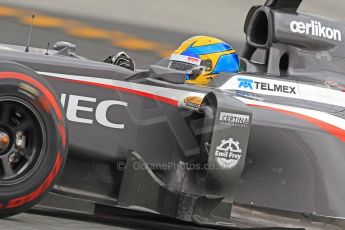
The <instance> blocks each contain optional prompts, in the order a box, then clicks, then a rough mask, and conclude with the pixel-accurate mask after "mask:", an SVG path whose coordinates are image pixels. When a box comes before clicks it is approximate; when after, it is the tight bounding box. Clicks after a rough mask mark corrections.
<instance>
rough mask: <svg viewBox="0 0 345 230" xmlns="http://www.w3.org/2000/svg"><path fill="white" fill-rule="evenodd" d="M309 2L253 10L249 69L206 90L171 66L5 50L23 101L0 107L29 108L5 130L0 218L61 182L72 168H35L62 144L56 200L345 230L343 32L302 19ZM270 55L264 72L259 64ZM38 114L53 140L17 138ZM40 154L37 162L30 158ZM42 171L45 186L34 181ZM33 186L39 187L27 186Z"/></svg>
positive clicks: (211, 220)
mask: <svg viewBox="0 0 345 230" xmlns="http://www.w3.org/2000/svg"><path fill="white" fill-rule="evenodd" d="M300 3H301V1H300V0H289V1H279V0H276V1H274V0H273V1H267V2H266V4H265V5H264V6H254V7H253V8H252V9H251V10H250V12H249V14H248V17H247V20H246V23H245V33H246V35H247V42H246V46H245V51H244V53H243V57H242V60H241V62H242V65H243V67H244V71H243V72H242V73H239V74H220V75H219V76H218V77H217V78H216V79H215V80H214V81H213V82H212V83H211V84H210V86H209V87H207V88H200V87H198V86H192V85H187V84H184V73H182V72H178V71H176V70H169V69H167V68H166V64H167V63H166V61H165V60H163V61H161V62H160V63H158V64H157V65H153V66H152V67H151V68H150V70H148V71H141V70H134V71H132V70H128V69H125V68H121V67H118V66H114V65H112V64H109V63H100V62H95V61H91V60H87V59H85V58H82V57H79V56H78V55H77V54H76V53H75V47H74V46H71V45H69V44H66V43H60V44H59V46H58V48H57V49H56V50H51V51H49V53H48V55H46V51H45V50H43V49H34V48H30V52H24V50H25V47H18V46H11V45H0V58H1V59H2V60H4V61H2V62H1V65H0V68H1V70H0V71H1V72H0V87H1V86H2V85H6V84H7V81H8V79H7V77H6V76H7V75H6V74H9V75H8V76H12V75H13V77H14V79H15V82H12V83H11V84H12V85H14V86H12V88H10V89H11V90H12V91H11V90H5V88H4V87H2V88H1V90H2V91H3V92H9V93H10V94H11V95H12V96H11V97H7V96H6V94H1V95H0V96H1V97H0V109H1V110H2V111H3V110H4V109H3V108H4V107H3V104H4V102H3V101H5V102H6V101H8V102H6V103H17V104H18V105H20V106H22V107H23V106H24V109H23V108H22V109H21V108H19V109H17V107H14V108H13V109H12V112H10V113H9V115H10V116H11V121H8V120H7V121H6V120H5V121H4V120H1V122H0V132H1V133H0V142H1V143H2V141H4V143H5V145H2V147H1V145H0V147H1V151H0V159H2V161H1V164H2V166H0V167H1V168H2V170H1V172H0V208H1V209H0V215H2V216H5V215H11V214H14V213H16V212H18V211H22V210H25V209H26V208H29V207H30V206H31V205H33V204H34V203H36V202H37V201H38V200H39V198H41V197H42V196H43V195H44V194H45V193H46V192H47V191H48V190H49V189H50V188H51V187H52V185H53V184H54V183H55V178H56V176H57V175H58V174H59V172H60V171H61V170H62V167H57V166H56V165H57V164H56V163H55V164H53V163H51V164H50V165H47V166H44V167H43V166H40V165H39V164H38V163H37V162H42V161H34V159H41V158H42V157H43V159H44V156H50V157H56V155H52V153H51V151H47V148H46V147H45V145H48V142H47V138H44V137H47V136H46V135H51V136H52V137H54V138H55V139H56V140H57V142H56V143H55V142H54V143H51V144H50V145H49V146H52V147H51V148H53V149H60V150H59V153H60V154H61V156H62V157H61V160H60V164H61V165H63V163H64V159H65V158H66V154H67V152H68V157H67V161H66V164H65V168H64V170H63V171H62V176H61V178H60V180H59V181H58V182H56V183H55V186H54V188H53V190H52V192H54V193H58V194H62V195H64V196H67V197H74V198H80V199H87V200H90V201H92V202H93V203H96V204H102V205H110V206H117V207H124V208H129V209H135V210H141V211H146V212H152V213H156V214H161V215H165V216H170V217H173V218H177V219H180V220H185V221H193V222H195V223H198V224H210V225H213V224H216V225H217V224H218V225H229V226H236V225H238V226H281V225H283V222H284V221H282V220H285V219H284V218H287V217H289V218H290V220H291V221H293V222H291V224H290V226H291V225H293V226H295V227H305V226H307V227H315V228H317V227H318V226H319V225H317V224H314V223H312V221H315V220H317V221H321V222H326V221H327V223H329V222H330V220H334V222H333V223H334V225H337V224H338V225H339V226H341V224H342V222H341V221H340V220H341V219H343V218H345V200H344V198H343V195H344V194H345V183H344V182H345V181H344V179H343V177H342V175H344V174H345V172H344V170H345V168H344V167H343V164H344V162H345V92H344V91H345V87H344V86H345V76H344V71H345V67H344V66H345V65H344V64H343V63H344V52H343V51H344V49H345V48H344V47H345V46H344V44H343V40H344V39H345V38H344V37H343V36H344V32H345V31H344V30H345V29H344V28H345V25H344V24H342V23H340V22H338V21H335V20H329V19H325V18H323V17H318V16H312V15H307V14H300V13H298V12H297V9H298V7H299V5H300ZM71 47H72V48H73V49H72V48H71ZM260 49H261V50H264V51H265V53H266V55H265V60H264V62H263V63H257V62H254V61H252V57H253V55H254V53H255V52H256V51H257V50H260ZM8 61H11V62H8ZM130 66H134V65H130ZM19 76H21V77H19ZM36 81H38V82H39V83H37V84H40V85H41V86H42V87H41V86H38V85H35V84H36V83H35V82H36ZM5 83H6V84H5ZM16 87H17V88H16ZM37 87H38V88H40V87H41V88H42V89H37ZM45 94H49V95H53V96H50V97H47V96H44V95H45ZM42 95H43V97H42ZM44 98H50V99H49V100H48V101H46V100H45V99H44ZM13 99H16V100H14V102H12V101H11V100H13ZM36 101H37V102H36ZM58 101H59V102H60V103H59V105H58V106H55V107H54V106H53V107H51V106H49V103H53V104H54V103H56V102H58ZM6 103H5V104H6ZM47 104H48V105H47ZM20 106H19V107H20ZM61 106H62V107H63V109H62V107H61ZM30 109H31V110H30ZM17 110H18V111H17ZM60 110H61V111H60ZM30 111H33V112H32V113H31V114H33V115H35V116H36V118H35V116H32V117H33V118H32V119H34V120H35V122H36V123H37V124H41V125H35V126H34V127H36V128H37V127H39V128H41V131H35V132H31V133H32V135H31V134H30V130H31V129H27V128H25V127H23V128H21V129H19V131H21V133H19V134H22V136H20V138H19V137H17V136H16V134H18V133H17V132H18V130H17V129H16V130H15V131H12V129H14V128H15V127H18V125H19V127H21V126H20V125H21V123H20V122H21V120H22V117H23V116H25V113H24V112H27V113H29V114H30ZM54 111H55V112H54ZM59 111H60V112H61V113H62V114H63V115H64V116H63V117H60V118H59V115H58V114H59ZM0 115H1V111H0ZM43 118H45V119H46V121H44V120H42V119H43ZM12 119H14V120H13V121H15V122H14V123H9V122H12ZM65 120H66V121H67V124H65ZM40 122H41V123H40ZM47 126H50V127H51V129H47ZM13 127H14V128H13ZM30 127H31V128H33V127H32V126H30ZM54 130H55V131H54ZM67 130H68V134H67ZM35 134H37V135H35ZM1 135H5V137H6V135H7V137H9V139H11V141H10V142H9V144H8V145H6V142H5V141H6V140H5V139H4V138H2V136H1ZM64 135H67V137H68V138H66V139H67V140H68V142H67V141H64ZM23 137H24V138H26V140H27V141H26V142H24V144H23V142H20V141H21V140H23ZM40 138H41V139H42V138H43V139H42V141H41V142H39V143H41V144H39V143H37V141H36V142H35V141H34V140H37V139H39V140H41V139H40ZM12 139H13V140H12ZM17 142H19V143H20V144H19V145H18V143H17ZM1 143H0V144H1ZM31 143H32V144H31ZM34 144H37V145H38V147H37V148H32V146H34ZM9 145H13V148H9V147H8V146H9ZM67 146H68V151H67ZM29 147H31V148H29ZM9 149H10V150H9ZM15 149H17V150H18V151H17V150H16V151H14V150H15ZM30 149H36V151H33V152H34V153H35V154H36V155H34V156H36V158H35V157H31V158H23V155H24V156H25V153H23V152H24V151H29V150H30ZM37 149H38V150H41V151H38V150H37ZM19 150H20V151H19ZM54 154H55V152H54ZM10 155H11V158H6V157H8V156H10ZM2 156H6V157H2ZM7 159H11V161H9V160H7ZM13 159H14V160H16V161H18V162H24V163H22V164H19V163H18V164H17V165H16V163H13ZM26 159H29V160H30V159H33V160H31V161H30V162H29V160H26ZM32 162H33V163H32ZM52 162H58V161H52ZM58 163H59V162H58ZM4 164H9V165H10V167H12V176H10V177H6V175H7V174H6V173H8V171H6V170H4ZM32 164H33V165H32ZM30 165H31V166H30ZM24 166H25V167H26V168H25V170H26V171H27V173H23V172H24V171H25V170H24V171H21V170H20V169H21V167H24ZM40 167H41V168H46V169H45V170H43V169H42V170H39V172H40V177H39V178H40V179H32V178H31V179H30V175H31V174H30V173H32V174H34V173H36V171H37V168H39V169H40ZM35 170H36V171H35ZM26 171H25V172H26ZM52 172H54V173H52ZM28 175H29V176H28ZM45 178H49V180H48V179H45ZM25 180H34V182H35V184H36V187H35V186H28V187H25V186H21V183H23V182H22V181H24V182H25ZM37 180H39V181H37ZM48 182H49V183H48ZM42 184H43V185H44V186H42ZM11 186H16V188H18V186H19V187H20V188H21V190H20V191H19V192H18V194H17V195H16V194H15V195H9V194H7V195H6V191H7V190H9V189H11ZM2 191H3V192H2ZM3 194H5V195H3ZM18 197H19V198H20V199H18ZM23 197H24V198H23ZM9 204H11V205H9ZM253 213H256V214H257V215H260V217H261V218H260V220H259V221H258V219H255V218H254V216H255V215H253ZM239 214H240V215H239ZM231 216H232V217H233V218H232V219H231ZM265 218H266V219H265ZM263 219H265V224H262V222H260V221H262V220H263ZM302 219H303V220H305V221H303V222H301V221H300V220H302ZM252 220H255V221H252ZM306 220H309V221H310V222H308V221H306ZM335 220H337V221H335ZM308 223H309V225H308Z"/></svg>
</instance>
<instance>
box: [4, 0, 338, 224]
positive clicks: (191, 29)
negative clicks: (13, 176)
mask: <svg viewBox="0 0 345 230" xmlns="http://www.w3.org/2000/svg"><path fill="white" fill-rule="evenodd" d="M86 2H87V4H86ZM173 2H174V3H173V4H167V1H163V0H141V1H140V4H139V1H137V0H121V1H120V0H102V1H85V0H59V1H53V0H44V1H42V0H0V31H1V32H0V43H10V44H15V45H25V44H26V39H27V36H28V29H29V25H30V24H31V15H32V14H33V13H35V15H36V17H35V21H34V29H33V33H32V38H31V43H30V44H31V46H34V47H47V44H48V42H49V43H50V47H52V45H53V44H54V43H55V42H57V41H69V42H72V43H74V44H76V45H77V53H78V54H80V55H82V56H86V57H88V58H91V59H94V60H100V61H102V60H104V59H105V58H106V57H107V56H109V55H112V54H114V53H117V52H119V51H122V50H124V51H126V52H127V53H128V54H129V55H130V56H131V57H133V58H134V59H135V60H136V63H137V67H138V68H146V67H148V66H149V65H150V64H153V63H155V62H156V61H158V60H159V59H161V58H162V57H166V56H168V55H169V54H170V53H171V52H172V51H173V50H174V48H175V47H177V46H178V45H179V44H180V42H181V41H183V40H185V39H186V38H188V37H190V36H194V35H199V34H207V35H214V36H218V37H220V38H222V39H224V40H225V41H227V42H230V43H231V44H232V46H233V47H234V48H235V49H236V50H238V51H241V50H242V48H243V43H244V34H243V32H242V26H243V21H244V19H245V15H246V13H247V11H248V9H249V7H250V6H251V5H254V4H260V3H263V2H264V1H262V0H246V1H245V0H238V1H235V0H212V1H210V0H188V3H186V1H185V0H174V1H173ZM344 8H345V6H344V2H343V0H330V1H324V0H309V1H305V2H304V3H303V4H302V9H303V10H304V11H308V12H312V13H320V14H324V15H326V16H331V17H334V18H337V19H342V20H343V19H344V18H345V17H344V16H343V15H344V14H343V12H344ZM190 9H192V10H190ZM210 9H211V10H210ZM205 12H206V13H205ZM122 226H123V223H122ZM0 229H1V230H2V229H4V230H17V229H18V230H41V229H42V230H43V229H47V230H62V229H71V230H74V229H83V230H89V229H90V230H91V229H101V230H103V229H104V230H107V229H128V228H127V227H119V223H118V222H117V221H111V220H110V219H107V220H100V221H97V220H95V219H91V218H89V217H88V216H85V215H80V216H79V217H77V216H76V215H72V216H71V215H65V214H64V213H59V214H58V213H55V214H54V212H53V213H52V212H45V211H40V212H38V213H37V212H34V213H32V212H29V213H23V214H20V215H17V216H14V217H9V218H6V219H3V220H0ZM132 229H140V228H138V227H134V228H132ZM167 229H169V228H167Z"/></svg>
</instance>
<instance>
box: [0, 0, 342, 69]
mask: <svg viewBox="0 0 345 230" xmlns="http://www.w3.org/2000/svg"><path fill="white" fill-rule="evenodd" d="M264 2H265V1H264V0H171V1H166V0H98V1H91V0H89V1H86V0H44V1H42V0H0V29H1V33H0V43H11V44H16V45H25V44H26V40H27V36H28V31H29V25H30V24H31V15H32V14H35V16H36V17H35V21H34V30H33V33H32V39H31V45H32V46H35V47H42V48H45V47H47V44H48V42H49V43H50V46H52V45H53V44H54V43H55V42H57V41H61V40H62V41H69V42H72V43H74V44H76V45H77V52H78V53H79V54H80V55H82V56H86V57H88V58H91V59H95V60H103V59H105V57H106V56H109V55H111V54H114V53H117V52H118V51H120V50H124V51H126V52H128V54H129V55H130V56H132V57H133V58H134V59H135V61H136V63H137V67H139V68H145V67H147V66H148V65H150V64H153V63H155V62H156V61H157V60H159V59H160V58H162V57H166V56H169V55H170V53H171V52H172V51H173V50H174V49H175V48H176V47H177V46H178V45H179V44H180V43H181V42H182V41H183V40H185V39H187V38H188V37H190V36H194V35H211V36H216V37H218V38H221V39H223V40H225V41H227V42H229V43H230V44H232V46H233V47H234V48H235V49H236V50H237V51H238V52H241V50H242V48H243V44H244V41H245V36H244V33H243V23H244V20H245V16H246V14H247V12H248V10H249V8H250V7H251V6H252V5H255V4H263V3H264ZM344 4H345V2H344V0H328V1H325V0H304V2H303V3H302V7H301V11H304V12H310V13H317V14H323V15H325V16H328V17H333V18H337V19H340V20H342V19H344V17H345V16H344V13H343V12H344V8H345V7H344Z"/></svg>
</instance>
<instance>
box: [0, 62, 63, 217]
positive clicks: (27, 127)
mask: <svg viewBox="0 0 345 230" xmlns="http://www.w3.org/2000/svg"><path fill="white" fill-rule="evenodd" d="M62 111H63V110H62V108H61V105H60V103H59V101H58V98H57V97H56V95H55V94H54V92H53V90H52V88H51V87H50V86H49V84H48V82H47V81H46V80H45V79H44V78H43V77H41V76H39V75H38V74H36V73H35V72H33V71H31V70H30V69H28V68H26V67H24V66H21V65H19V64H16V63H12V62H0V217H5V216H10V215H14V214H17V213H20V212H22V211H25V210H27V209H28V208H30V207H32V206H33V205H34V204H36V203H37V202H38V201H39V200H40V199H41V198H42V197H43V196H44V195H45V194H46V193H48V192H49V191H50V189H51V188H52V186H53V185H54V183H55V181H56V179H57V177H58V175H59V174H60V172H61V170H62V168H63V165H64V162H65V160H66V155H67V139H66V137H67V133H66V125H65V118H64V115H63V112H62Z"/></svg>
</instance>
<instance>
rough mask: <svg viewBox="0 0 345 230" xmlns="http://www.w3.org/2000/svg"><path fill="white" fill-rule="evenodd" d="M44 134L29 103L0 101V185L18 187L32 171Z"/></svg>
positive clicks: (40, 152) (18, 100) (41, 122)
mask: <svg viewBox="0 0 345 230" xmlns="http://www.w3.org/2000/svg"><path fill="white" fill-rule="evenodd" d="M44 130H45V128H44V124H43V121H42V118H41V116H40V114H39V113H38V111H37V110H36V109H35V108H34V107H33V106H32V105H31V104H30V103H28V102H26V101H24V100H22V99H20V98H14V97H0V185H10V184H17V183H20V182H21V181H23V180H25V179H27V178H28V177H30V175H32V174H33V173H34V172H35V171H36V169H37V166H38V165H39V163H40V162H41V160H42V155H43V154H42V153H43V152H44V151H43V150H44V149H45V145H46V144H45V143H46V141H45V135H44Z"/></svg>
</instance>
